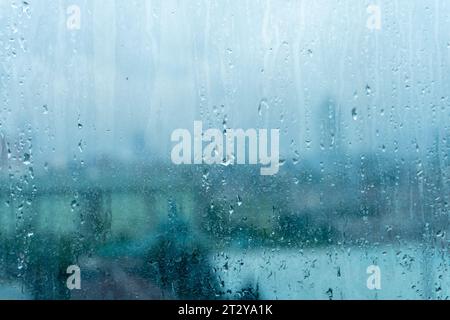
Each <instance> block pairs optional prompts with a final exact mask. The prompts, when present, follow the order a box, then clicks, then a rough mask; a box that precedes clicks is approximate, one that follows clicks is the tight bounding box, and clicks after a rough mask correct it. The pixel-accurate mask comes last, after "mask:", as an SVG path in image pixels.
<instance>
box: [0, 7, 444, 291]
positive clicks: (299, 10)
mask: <svg viewBox="0 0 450 320" xmlns="http://www.w3.org/2000/svg"><path fill="white" fill-rule="evenodd" d="M449 30H450V3H449V2H448V1H444V0H433V1H432V0H415V1H411V0H395V1H393V0H390V1H388V0H386V1H385V0H373V1H360V0H340V1H339V0H291V1H289V0H264V1H262V0H261V1H259V0H247V1H237V0H228V1H226V0H215V1H207V0H198V1H190V0H160V1H155V0H135V1H130V0H110V1H109V0H85V1H81V0H70V1H69V0H67V1H62V0H57V1H55V0H27V1H18V0H0V168H1V169H0V298H4V299H21V298H25V299H181V298H189V299H230V298H233V299H329V298H332V299H354V298H357V299H448V298H449V296H450V276H449V267H450V266H449V265H450V259H449V258H450V254H449V238H448V232H449V228H450V227H449V226H450V224H449V222H450V220H449V200H450V159H449V156H450V100H449V99H450V83H449V81H448V80H449V79H450V73H449V71H450V32H449ZM195 120H198V121H203V124H204V126H205V127H209V128H219V129H221V130H222V129H223V130H226V129H227V128H267V129H280V135H281V140H280V154H281V158H280V165H281V167H280V172H279V173H278V174H277V175H276V176H268V177H262V176H260V174H259V167H258V166H251V165H240V166H238V165H231V166H229V165H216V166H207V165H191V166H189V165H185V166H176V165H174V164H173V163H172V162H171V159H170V155H171V150H172V147H173V142H171V139H170V136H171V133H172V132H173V131H174V130H175V129H177V128H187V129H189V130H191V131H192V130H193V123H194V121H195ZM71 265H77V266H79V267H80V270H81V289H80V290H78V289H75V290H70V289H69V288H68V286H67V278H68V277H69V276H70V274H67V273H66V270H67V267H69V266H71ZM370 266H378V267H379V269H380V277H381V288H376V289H374V288H371V287H370V285H368V283H367V281H368V279H369V278H370V276H371V274H368V273H367V268H368V267H370Z"/></svg>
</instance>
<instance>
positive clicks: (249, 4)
mask: <svg viewBox="0 0 450 320" xmlns="http://www.w3.org/2000/svg"><path fill="white" fill-rule="evenodd" d="M28 3H29V4H28V5H26V4H24V3H23V2H22V1H11V0H0V41H1V42H0V61H1V69H0V72H1V83H0V94H1V106H0V120H1V129H0V130H1V132H2V133H3V134H4V135H5V137H6V139H7V140H8V141H9V142H10V143H11V144H14V143H17V142H18V141H20V139H21V137H22V138H24V139H25V140H26V139H28V138H31V139H32V142H31V143H32V146H33V156H34V157H35V159H38V158H42V159H47V161H49V162H58V161H59V162H64V161H66V160H67V159H72V158H73V157H74V156H77V157H84V158H86V159H88V158H89V157H92V156H98V155H100V154H104V153H106V154H109V155H112V156H114V157H120V158H122V159H131V158H133V156H134V155H135V153H136V152H142V151H145V152H146V154H147V155H148V156H149V157H155V158H160V159H165V160H168V159H169V158H170V148H171V146H172V144H171V142H170V133H171V132H172V131H173V130H174V129H176V128H192V127H193V121H194V120H203V122H204V123H205V124H206V125H209V126H211V127H217V128H222V127H223V123H224V122H225V123H226V125H227V126H228V127H230V128H268V129H270V128H280V129H281V130H282V138H281V139H282V141H281V148H282V154H284V156H286V157H290V156H291V155H292V153H293V152H295V151H298V152H300V154H302V155H303V156H305V157H307V156H309V155H313V154H315V153H316V152H317V151H318V150H320V144H321V143H323V142H324V141H325V142H326V141H327V136H328V135H329V132H330V128H328V127H327V126H329V125H330V123H331V125H332V126H334V128H332V129H331V131H332V132H335V133H336V135H337V137H336V139H338V141H339V145H341V146H342V147H343V148H344V149H345V150H346V151H345V152H361V151H362V150H369V151H376V152H381V151H380V150H384V151H385V152H386V153H387V154H393V153H394V151H395V150H396V149H397V148H398V149H399V152H401V153H406V154H409V155H413V154H414V152H416V143H417V144H419V145H420V146H424V148H423V150H424V151H421V152H424V153H425V152H426V148H427V147H429V146H431V145H432V143H433V141H434V137H435V136H436V135H437V136H438V137H439V138H440V139H441V143H442V144H443V145H444V144H445V143H444V141H443V138H444V137H445V136H446V135H449V131H450V128H449V124H450V121H449V120H450V107H449V92H450V86H449V83H448V78H449V71H450V69H449V54H450V32H449V30H450V16H449V15H450V2H448V1H446V0H429V1H427V0H415V1H411V0H401V1H400V0H399V1H393V0H386V1H375V0H374V1H360V0H347V1H345V0H341V1H338V0H292V1H288V0H278V1H270V0H261V1H257V0H247V1H236V0H229V1H225V0H217V1H210V0H199V1H191V0H160V1H150V0H136V1H130V0H116V1H114V0H108V1H105V0H85V1H76V0H71V1H61V0H59V1H55V0H29V1H28ZM70 5H77V6H78V7H79V8H80V28H79V29H76V30H70V29H69V28H68V27H67V19H68V18H71V15H68V14H67V8H68V7H69V6H70ZM370 5H376V6H378V8H379V10H380V13H381V26H380V29H379V30H370V29H369V28H368V27H367V21H368V19H369V18H370V17H371V15H372V14H371V13H370V12H368V11H367V8H368V6H370ZM327 101H331V102H330V104H331V105H333V106H334V107H332V108H330V109H329V110H335V111H334V112H328V109H327V107H326V105H327V103H328V102H327ZM333 115H334V116H333ZM321 119H322V120H321ZM327 119H328V120H330V121H328V120H327ZM324 123H325V126H324ZM327 123H328V124H327ZM18 148H19V147H18ZM81 151H82V152H81Z"/></svg>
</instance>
